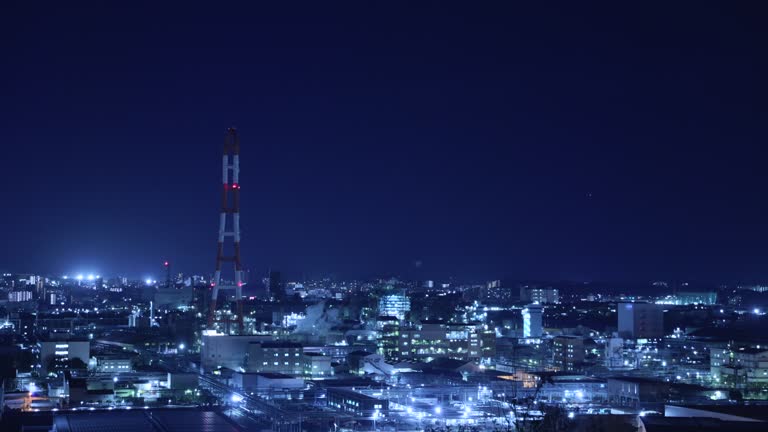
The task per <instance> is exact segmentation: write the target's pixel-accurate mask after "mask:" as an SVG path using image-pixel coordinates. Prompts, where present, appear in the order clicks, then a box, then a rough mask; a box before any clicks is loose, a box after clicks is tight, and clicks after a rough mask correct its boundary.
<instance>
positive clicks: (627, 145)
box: [0, 1, 768, 280]
mask: <svg viewBox="0 0 768 432" xmlns="http://www.w3.org/2000/svg"><path fill="white" fill-rule="evenodd" d="M44 3H45V2H43V3H39V2H28V1H19V2H3V4H2V6H0V7H1V8H2V10H0V16H1V17H2V18H0V20H1V21H0V32H2V39H1V42H0V43H2V57H1V59H0V62H2V71H3V72H2V84H1V86H2V87H0V89H1V93H0V101H2V102H0V106H2V112H0V143H2V153H1V157H0V161H2V164H1V165H0V194H1V195H0V198H1V200H0V203H1V204H0V227H2V231H1V232H0V236H2V237H0V240H1V241H0V268H4V269H8V270H14V271H19V272H23V271H35V272H51V273H64V272H74V271H86V272H87V271H94V272H99V273H104V274H113V273H124V274H125V273H127V274H129V275H135V276H142V275H146V274H155V275H158V274H159V273H160V272H159V266H160V262H161V261H162V260H163V259H166V258H167V259H169V260H171V261H173V262H174V263H175V268H176V269H178V270H183V271H194V272H198V273H202V272H210V271H212V269H213V266H214V255H215V249H214V248H215V241H216V231H217V211H218V208H217V206H218V203H219V195H218V193H219V182H220V172H219V169H220V163H219V158H220V153H221V148H222V139H223V133H224V130H225V128H227V127H229V126H233V125H234V126H236V127H237V128H238V129H239V131H240V134H241V137H242V169H243V171H242V196H243V207H242V215H243V223H242V225H243V235H244V239H243V258H244V261H245V264H246V266H247V267H249V268H251V269H253V270H254V271H258V272H265V271H266V269H267V268H268V267H272V268H275V269H281V270H283V271H284V272H287V273H289V274H294V275H299V274H301V273H302V272H304V273H306V274H307V275H319V274H325V273H335V274H337V275H339V276H345V277H346V276H361V275H370V274H374V273H399V274H404V275H408V276H416V277H425V278H442V277H446V276H457V277H460V278H480V279H482V278H491V277H500V276H509V277H516V278H551V279H561V278H570V279H624V280H632V279H645V278H657V277H658V278H665V277H674V278H696V279H718V280H745V279H753V278H768V252H766V251H767V250H768V249H766V242H767V241H768V227H766V220H768V215H767V214H766V210H768V204H766V197H765V194H766V186H768V184H767V183H768V182H766V179H767V177H766V162H765V161H766V158H765V156H766V152H765V151H764V150H763V148H764V147H765V145H766V143H767V142H768V140H766V138H768V118H767V117H768V116H767V115H766V112H767V110H768V108H767V106H766V101H767V100H768V99H767V98H766V96H768V92H767V91H766V90H767V86H766V78H765V77H766V76H768V68H767V67H766V66H767V64H766V63H767V62H766V41H768V38H767V37H766V30H765V22H767V21H766V19H767V18H768V16H767V14H766V13H765V12H766V11H765V9H764V8H760V3H759V2H755V3H753V4H749V3H746V2H720V3H719V4H718V3H707V2H659V3H656V4H648V5H646V4H642V5H641V4H631V5H630V4H627V3H626V2H612V3H606V4H602V5H600V6H595V7H585V6H584V5H582V4H578V5H576V4H571V5H569V4H570V3H574V2H565V3H564V4H563V5H560V6H557V5H549V6H530V5H528V6H524V5H514V4H512V3H515V2H498V3H493V2H470V3H467V2H461V3H447V2H418V3H420V4H418V5H414V4H408V3H417V2H404V3H396V2H344V3H339V2H307V3H296V2H245V3H242V4H240V5H236V4H234V3H232V4H230V3H225V2H220V3H215V4H213V3H209V4H208V5H207V7H196V6H191V5H189V4H188V3H186V2H180V3H179V4H178V5H174V6H172V7H171V6H169V5H164V4H165V3H166V2H151V3H147V4H146V5H142V4H139V3H134V2H119V3H115V2H94V3H92V4H89V5H88V6H77V7H75V6H72V5H70V4H69V3H67V2H65V3H62V2H51V4H50V5H46V4H44ZM113 3H115V4H113ZM256 3H258V5H255V4H256ZM267 3H269V5H268V4H267ZM321 3H322V4H321ZM732 3H733V4H732ZM245 5H248V6H245ZM415 261H421V262H422V266H421V268H420V269H418V271H417V270H415V269H414V262H415Z"/></svg>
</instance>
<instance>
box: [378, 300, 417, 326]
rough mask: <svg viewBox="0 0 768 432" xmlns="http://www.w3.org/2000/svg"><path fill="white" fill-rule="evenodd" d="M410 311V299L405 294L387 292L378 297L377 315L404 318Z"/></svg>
mask: <svg viewBox="0 0 768 432" xmlns="http://www.w3.org/2000/svg"><path fill="white" fill-rule="evenodd" d="M410 311H411V299H409V298H408V296H406V295H405V294H387V295H385V296H382V297H381V298H380V299H379V315H381V316H390V317H396V318H397V319H399V320H401V321H402V320H404V319H405V315H406V314H407V313H408V312H410Z"/></svg>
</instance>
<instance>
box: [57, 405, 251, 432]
mask: <svg viewBox="0 0 768 432" xmlns="http://www.w3.org/2000/svg"><path fill="white" fill-rule="evenodd" d="M53 421H54V424H55V426H56V431H57V432H98V431H109V432H239V431H240V429H239V428H237V427H235V426H234V425H233V424H231V423H230V422H229V421H227V420H226V419H225V418H224V417H223V416H221V415H220V414H218V413H216V412H214V411H197V410H186V409H184V410H143V409H134V410H131V411H126V410H115V411H98V412H82V413H65V414H58V415H56V416H55V417H54V420H53Z"/></svg>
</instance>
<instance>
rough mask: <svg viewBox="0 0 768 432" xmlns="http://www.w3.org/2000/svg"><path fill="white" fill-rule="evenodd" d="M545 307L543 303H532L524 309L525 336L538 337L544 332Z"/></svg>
mask: <svg viewBox="0 0 768 432" xmlns="http://www.w3.org/2000/svg"><path fill="white" fill-rule="evenodd" d="M542 313H543V309H542V307H541V305H538V304H530V305H528V306H526V307H525V309H523V337H524V338H538V337H541V334H542V333H543V330H542V324H541V317H542Z"/></svg>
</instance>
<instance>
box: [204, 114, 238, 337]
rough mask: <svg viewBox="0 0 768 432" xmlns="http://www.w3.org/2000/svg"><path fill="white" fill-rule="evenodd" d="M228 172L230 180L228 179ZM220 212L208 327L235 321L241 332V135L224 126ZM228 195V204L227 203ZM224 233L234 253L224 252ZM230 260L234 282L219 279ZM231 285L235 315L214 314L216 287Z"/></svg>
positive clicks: (226, 287) (217, 291) (216, 298)
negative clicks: (229, 238)
mask: <svg viewBox="0 0 768 432" xmlns="http://www.w3.org/2000/svg"><path fill="white" fill-rule="evenodd" d="M230 173H231V179H232V182H231V183H230ZM221 181H222V186H223V187H222V194H221V213H220V214H219V243H218V249H217V252H216V272H215V273H214V276H213V282H211V285H212V288H213V290H212V293H211V309H210V312H209V315H208V328H209V329H214V323H216V322H230V323H231V322H236V323H237V329H238V332H239V333H240V334H242V333H243V303H242V299H243V288H242V287H243V270H242V263H241V261H240V138H239V137H238V136H237V131H236V130H235V129H234V128H229V129H227V133H226V134H225V136H224V155H223V157H222V160H221ZM230 196H231V198H232V199H231V203H232V204H231V205H230ZM228 215H232V231H227V219H228V218H227V216H228ZM227 237H231V238H232V239H233V249H234V251H233V253H234V254H233V255H231V256H225V255H224V243H225V240H226V238H227ZM225 261H228V262H233V263H234V267H235V273H234V285H227V284H224V283H222V279H221V271H222V263H223V262H225ZM222 289H234V290H235V302H236V305H237V310H236V312H235V314H236V315H235V317H234V319H233V318H231V317H230V318H227V319H217V318H216V306H217V303H218V294H219V290H222Z"/></svg>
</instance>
